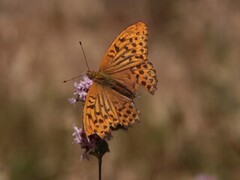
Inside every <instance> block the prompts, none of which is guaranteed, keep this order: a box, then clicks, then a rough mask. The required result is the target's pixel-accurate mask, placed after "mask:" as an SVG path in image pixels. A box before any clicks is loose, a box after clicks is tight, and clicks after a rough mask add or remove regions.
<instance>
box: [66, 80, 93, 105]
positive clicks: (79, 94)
mask: <svg viewBox="0 0 240 180" xmlns="http://www.w3.org/2000/svg"><path fill="white" fill-rule="evenodd" d="M92 83H93V81H92V80H91V79H89V78H88V76H86V75H84V76H83V80H82V81H80V82H79V83H77V82H75V83H74V87H75V90H74V93H73V94H74V95H75V97H73V98H69V99H68V102H70V103H71V104H74V103H76V102H77V101H85V100H86V96H87V92H88V90H89V88H90V86H91V85H92Z"/></svg>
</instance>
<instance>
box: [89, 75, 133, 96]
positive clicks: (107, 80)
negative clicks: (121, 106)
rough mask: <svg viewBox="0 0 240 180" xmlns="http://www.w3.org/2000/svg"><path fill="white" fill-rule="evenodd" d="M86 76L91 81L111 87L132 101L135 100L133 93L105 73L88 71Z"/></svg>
mask: <svg viewBox="0 0 240 180" xmlns="http://www.w3.org/2000/svg"><path fill="white" fill-rule="evenodd" d="M86 75H87V76H88V77H89V79H91V80H93V81H94V82H96V83H98V84H100V85H102V86H106V87H109V88H111V89H113V90H115V91H117V92H119V93H120V94H122V95H124V96H126V97H129V98H131V99H133V98H135V94H134V93H133V92H131V91H130V90H129V89H128V88H127V87H125V86H124V85H122V84H121V83H119V82H118V81H116V80H114V79H113V78H112V77H111V76H109V75H108V74H106V73H104V72H101V71H99V72H96V71H88V72H87V73H86Z"/></svg>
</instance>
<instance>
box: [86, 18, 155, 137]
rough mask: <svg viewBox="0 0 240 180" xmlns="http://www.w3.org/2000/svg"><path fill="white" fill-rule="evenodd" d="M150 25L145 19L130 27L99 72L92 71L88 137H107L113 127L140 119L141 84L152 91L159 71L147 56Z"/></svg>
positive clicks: (107, 54) (88, 109)
mask: <svg viewBox="0 0 240 180" xmlns="http://www.w3.org/2000/svg"><path fill="white" fill-rule="evenodd" d="M147 37H148V28H147V25H146V24H145V23H143V22H136V23H135V24H132V25H130V26H129V27H127V28H126V29H125V30H124V31H123V32H122V33H120V34H119V35H118V37H117V38H116V39H115V40H114V41H113V42H112V44H111V45H110V47H109V49H108V50H107V52H106V54H105V55H104V57H103V59H102V61H101V64H100V68H99V71H88V72H87V73H86V74H87V76H88V77H89V78H90V79H92V80H93V84H92V85H91V87H90V89H89V91H88V93H87V97H86V101H85V104H84V109H83V124H84V130H85V132H86V135H87V136H90V135H92V134H97V135H99V136H100V137H101V138H104V137H105V136H106V134H107V133H109V132H111V130H112V129H115V128H117V127H119V125H120V126H123V127H128V126H131V125H132V124H133V123H135V122H136V121H139V118H140V115H139V111H138V110H137V109H136V107H135V105H134V102H133V99H134V98H135V97H136V92H137V91H138V89H139V87H141V86H143V87H145V88H146V89H147V90H148V91H149V92H150V93H151V94H154V92H155V91H156V88H157V77H156V70H155V69H154V68H153V65H152V64H151V63H150V62H149V61H148V58H147V54H148V53H147Z"/></svg>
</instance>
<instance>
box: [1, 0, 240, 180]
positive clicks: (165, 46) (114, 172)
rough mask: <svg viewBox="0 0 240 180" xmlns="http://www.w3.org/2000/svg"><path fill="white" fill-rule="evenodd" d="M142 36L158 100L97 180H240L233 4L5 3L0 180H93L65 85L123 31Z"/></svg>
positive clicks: (237, 6)
mask: <svg viewBox="0 0 240 180" xmlns="http://www.w3.org/2000/svg"><path fill="white" fill-rule="evenodd" d="M138 20H142V21H145V22H146V23H147V24H148V25H149V29H150V36H149V59H150V61H151V62H152V63H153V64H154V65H155V68H156V69H157V73H158V79H159V86H158V90H157V92H156V95H155V96H151V95H150V94H148V93H147V92H145V91H143V92H142V95H141V97H140V98H138V99H137V100H136V103H137V106H138V107H139V109H140V110H141V112H142V122H141V123H140V124H138V125H136V126H135V127H134V128H132V129H130V130H129V131H128V132H127V133H125V132H120V131H118V132H115V133H114V139H113V140H112V141H111V142H110V143H109V145H110V150H111V152H110V153H108V154H106V155H105V156H104V159H103V179H116V180H120V179H126V180H147V179H151V180H158V179H161V180H162V179H164V180H165V179H166V180H171V179H173V180H175V179H177V180H179V179H180V180H181V179H183V180H200V179H201V178H205V179H204V180H217V179H224V180H225V179H230V180H232V179H233V180H235V179H236V180H237V179H239V176H240V121H239V117H240V111H239V106H240V93H239V92H240V83H239V80H240V71H239V69H240V3H239V1H238V0H235V1H234V0H230V1H221V0H211V1H210V0H203V1H189V0H183V1H176V0H175V1H174V0H159V1H158V0H150V1H148V0H132V1H128V0H122V1H114V0H112V1H110V0H88V1H83V0H58V1H57V0H51V1H48V0H41V1H27V0H22V1H20V0H16V1H15V0H0V85H1V87H0V119H1V124H0V143H1V144H0V179H1V180H10V179H11V180H52V179H54V180H55V179H57V180H77V179H78V180H79V179H83V180H90V179H97V161H96V159H95V158H94V157H92V158H91V160H90V161H80V153H81V151H80V148H79V146H76V145H72V137H71V134H72V125H73V124H76V125H80V124H81V118H80V117H81V105H80V104H77V105H75V106H73V105H70V104H69V103H68V102H67V98H69V97H72V93H73V85H72V83H71V82H70V83H68V84H63V83H62V80H64V79H66V78H70V77H73V76H75V75H78V74H81V73H83V72H86V71H87V68H86V65H85V63H84V60H83V55H82V52H81V49H80V47H79V44H78V41H79V40H81V41H82V42H83V45H84V48H85V51H86V54H87V59H88V62H89V64H90V67H91V68H92V69H93V70H96V69H97V68H98V65H99V63H100V60H101V58H102V56H103V54H104V52H105V50H106V49H107V47H108V45H109V44H110V43H111V41H112V40H113V39H114V38H115V37H116V35H117V34H118V33H119V32H120V31H122V30H123V29H124V28H125V27H127V26H128V25H129V24H132V23H133V22H135V21H138Z"/></svg>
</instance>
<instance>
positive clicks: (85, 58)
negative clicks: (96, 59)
mask: <svg viewBox="0 0 240 180" xmlns="http://www.w3.org/2000/svg"><path fill="white" fill-rule="evenodd" d="M79 44H80V46H81V48H82V52H83V56H84V60H85V63H86V65H87V68H88V70H89V71H90V68H89V66H88V62H87V57H86V54H85V51H84V49H83V45H82V42H81V41H79Z"/></svg>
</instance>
